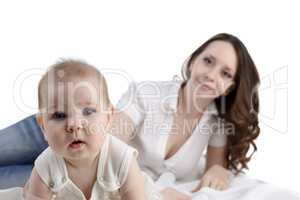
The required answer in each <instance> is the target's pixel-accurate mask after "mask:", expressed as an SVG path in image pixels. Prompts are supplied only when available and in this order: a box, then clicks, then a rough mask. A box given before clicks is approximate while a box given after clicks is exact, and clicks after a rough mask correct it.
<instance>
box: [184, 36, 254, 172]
mask: <svg viewBox="0 0 300 200" xmlns="http://www.w3.org/2000/svg"><path fill="white" fill-rule="evenodd" d="M214 41H225V42H229V43H230V44H231V45H232V46H233V47H234V49H235V52H236V55H237V60H238V61H237V73H236V75H235V77H234V82H235V84H234V85H235V87H234V88H232V89H231V90H230V92H229V93H228V94H227V95H226V96H223V95H222V96H220V97H218V98H216V99H215V103H216V106H217V109H218V113H219V117H220V119H221V121H222V122H223V125H224V126H225V129H226V127H227V125H229V124H233V125H234V132H233V133H229V132H228V131H226V133H227V138H228V139H227V141H228V142H227V156H226V159H227V168H228V169H233V170H235V172H236V174H238V173H240V172H242V171H243V169H248V165H247V163H248V162H249V161H250V160H251V157H252V155H253V153H254V152H255V151H257V146H256V144H255V142H254V140H255V139H256V138H257V137H258V135H259V133H260V128H259V124H258V112H259V98H258V85H259V83H260V78H259V74H258V71H257V69H256V66H255V64H254V62H253V60H252V58H251V56H250V54H249V52H248V50H247V49H246V47H245V45H244V44H243V43H242V42H241V40H239V39H238V38H237V37H235V36H233V35H231V34H227V33H220V34H217V35H215V36H213V37H212V38H210V39H209V40H207V41H206V42H205V43H203V44H202V45H201V46H200V47H199V48H198V49H196V50H195V51H194V52H193V53H192V55H191V56H190V57H189V58H188V59H187V60H186V62H185V63H184V65H183V67H182V71H181V73H182V76H183V79H184V80H186V81H187V80H188V79H189V78H190V70H189V67H190V66H191V64H192V62H193V61H194V60H195V58H197V56H199V55H200V54H201V53H202V52H203V51H204V49H205V48H206V47H207V46H208V45H209V44H210V43H212V42H214ZM251 146H252V147H253V151H252V153H251V155H248V153H249V149H250V147H251Z"/></svg>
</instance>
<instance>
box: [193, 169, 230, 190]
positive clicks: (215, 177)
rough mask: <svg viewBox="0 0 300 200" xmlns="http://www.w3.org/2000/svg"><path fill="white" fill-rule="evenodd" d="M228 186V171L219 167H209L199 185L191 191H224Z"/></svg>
mask: <svg viewBox="0 0 300 200" xmlns="http://www.w3.org/2000/svg"><path fill="white" fill-rule="evenodd" d="M228 186H229V171H228V170H227V169H225V168H224V167H222V166H220V165H213V166H211V167H210V168H209V169H208V170H207V171H206V172H205V174H204V175H203V176H202V178H201V182H200V184H199V185H198V186H197V187H196V188H195V189H194V190H192V192H197V191H199V190H200V189H201V188H203V187H210V188H213V189H215V190H225V189H227V188H228Z"/></svg>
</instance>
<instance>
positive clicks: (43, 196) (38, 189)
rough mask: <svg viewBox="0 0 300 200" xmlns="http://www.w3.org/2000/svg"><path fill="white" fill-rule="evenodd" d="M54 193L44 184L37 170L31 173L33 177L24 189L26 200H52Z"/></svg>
mask: <svg viewBox="0 0 300 200" xmlns="http://www.w3.org/2000/svg"><path fill="white" fill-rule="evenodd" d="M51 197H52V191H51V190H50V189H49V188H48V187H47V185H46V184H45V183H44V182H43V180H42V179H41V177H40V176H39V175H38V173H37V171H36V170H35V168H33V170H32V172H31V176H30V178H29V180H28V182H27V184H26V185H25V187H24V198H25V200H50V199H51Z"/></svg>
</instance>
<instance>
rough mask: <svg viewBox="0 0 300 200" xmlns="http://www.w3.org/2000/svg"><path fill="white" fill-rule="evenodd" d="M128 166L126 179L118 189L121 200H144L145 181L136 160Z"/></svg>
mask: <svg viewBox="0 0 300 200" xmlns="http://www.w3.org/2000/svg"><path fill="white" fill-rule="evenodd" d="M130 165H131V166H130V168H129V172H128V176H127V179H126V181H125V183H124V184H123V185H122V187H121V188H120V194H121V197H122V200H146V199H147V198H146V193H145V180H144V177H143V175H142V172H141V170H140V168H139V166H138V163H137V161H136V158H133V159H132V162H131V164H130Z"/></svg>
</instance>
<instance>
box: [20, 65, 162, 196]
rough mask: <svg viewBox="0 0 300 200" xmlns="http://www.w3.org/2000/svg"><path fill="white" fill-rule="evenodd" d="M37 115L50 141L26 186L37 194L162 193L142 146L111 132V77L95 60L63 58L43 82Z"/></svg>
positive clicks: (135, 194) (30, 193)
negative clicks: (142, 157)
mask: <svg viewBox="0 0 300 200" xmlns="http://www.w3.org/2000/svg"><path fill="white" fill-rule="evenodd" d="M38 98H39V110H40V112H39V114H38V115H37V117H36V119H37V122H38V124H39V125H40V127H41V129H42V132H43V134H44V137H45V139H46V140H47V141H48V143H49V147H48V148H47V149H46V150H45V151H44V152H43V153H42V154H41V155H40V156H39V157H38V158H37V159H36V161H35V165H34V168H33V170H32V174H31V176H30V179H29V181H28V183H27V184H26V186H25V188H24V198H25V199H28V200H34V199H45V200H46V199H49V200H50V199H59V200H62V199H66V200H67V199H68V200H70V199H72V200H85V199H90V200H102V199H122V200H123V199H128V200H143V199H161V197H160V195H159V193H158V192H156V190H155V189H154V185H153V182H152V181H151V179H150V178H149V177H147V176H146V175H145V174H143V173H142V172H141V171H140V169H139V166H138V164H137V154H138V153H137V151H136V150H135V149H134V148H132V147H130V146H128V145H127V144H125V143H123V142H122V141H120V140H119V139H117V138H115V137H114V136H112V135H110V134H108V133H107V132H108V129H109V128H110V127H109V126H110V124H111V123H110V121H111V119H112V117H113V106H112V105H111V103H110V100H109V97H108V91H107V85H106V81H105V79H104V77H103V75H102V74H101V73H100V72H99V71H98V70H97V69H96V68H95V67H93V66H91V65H89V64H87V63H85V62H82V61H77V60H63V61H61V62H58V63H56V64H55V65H53V66H51V67H50V69H49V70H48V71H47V73H46V74H45V75H44V76H43V77H42V79H41V80H40V82H39V88H38Z"/></svg>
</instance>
